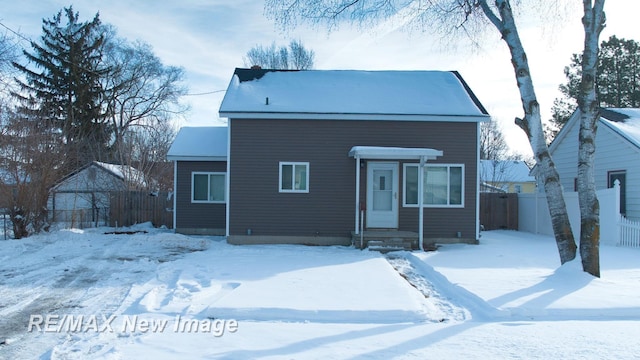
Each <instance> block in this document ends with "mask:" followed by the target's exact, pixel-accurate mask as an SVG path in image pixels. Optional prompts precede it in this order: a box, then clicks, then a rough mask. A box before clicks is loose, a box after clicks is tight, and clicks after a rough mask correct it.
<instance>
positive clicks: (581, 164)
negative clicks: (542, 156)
mask: <svg viewBox="0 0 640 360" xmlns="http://www.w3.org/2000/svg"><path fill="white" fill-rule="evenodd" d="M591 3H592V0H583V1H582V4H583V10H584V17H583V18H582V24H583V26H584V35H585V39H584V52H583V55H582V80H581V83H580V92H579V96H578V111H579V113H580V133H579V139H578V140H579V145H578V200H579V203H580V257H581V258H582V269H583V270H584V271H586V272H588V273H589V274H591V275H593V276H597V277H600V204H599V202H598V197H597V195H596V186H595V181H594V175H593V162H594V154H595V151H596V143H595V137H596V132H597V129H598V119H599V118H600V106H599V103H598V98H597V93H596V76H597V64H598V39H599V37H600V33H601V32H602V29H603V28H604V22H605V15H604V10H603V9H604V0H595V1H594V4H593V7H592V5H591Z"/></svg>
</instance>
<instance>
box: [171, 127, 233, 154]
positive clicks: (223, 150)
mask: <svg viewBox="0 0 640 360" xmlns="http://www.w3.org/2000/svg"><path fill="white" fill-rule="evenodd" d="M227 133H228V129H227V127H226V126H209V127H183V128H180V131H178V135H176V138H175V140H173V143H172V144H171V147H170V148H169V152H168V153H167V160H169V161H200V160H207V161H226V160H227Z"/></svg>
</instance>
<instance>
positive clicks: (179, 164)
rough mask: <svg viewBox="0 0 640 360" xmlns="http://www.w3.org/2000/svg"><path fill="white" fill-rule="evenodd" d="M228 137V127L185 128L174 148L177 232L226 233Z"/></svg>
mask: <svg viewBox="0 0 640 360" xmlns="http://www.w3.org/2000/svg"><path fill="white" fill-rule="evenodd" d="M227 136H228V135H227V127H183V128H181V129H180V131H179V132H178V135H177V136H176V139H175V140H174V142H173V144H172V145H171V148H170V149H169V152H168V154H167V159H168V160H170V161H173V163H174V198H173V199H174V206H173V208H174V212H173V223H174V228H175V229H176V231H177V232H179V233H182V234H201V235H224V234H225V228H226V211H227V210H226V200H227V199H226V195H225V194H226V187H227V183H226V179H227V177H226V173H227Z"/></svg>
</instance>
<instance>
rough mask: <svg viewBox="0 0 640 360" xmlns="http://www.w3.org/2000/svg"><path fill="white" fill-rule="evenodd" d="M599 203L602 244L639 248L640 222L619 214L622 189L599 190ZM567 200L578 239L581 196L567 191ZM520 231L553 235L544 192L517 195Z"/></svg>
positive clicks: (616, 187) (565, 196)
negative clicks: (579, 198) (579, 201)
mask: <svg viewBox="0 0 640 360" xmlns="http://www.w3.org/2000/svg"><path fill="white" fill-rule="evenodd" d="M597 194H598V201H599V202H600V244H602V245H612V246H633V247H640V223H639V222H635V221H631V220H628V219H626V218H625V217H624V216H622V215H620V186H619V185H618V183H617V182H616V184H615V186H614V187H613V188H610V189H603V190H598V191H597ZM564 199H565V202H566V204H567V211H568V212H569V222H570V223H571V229H572V230H573V233H574V235H575V236H576V237H578V236H579V234H580V206H579V205H578V193H577V192H567V193H565V194H564ZM518 228H519V230H520V231H525V232H530V233H534V234H542V235H549V236H553V228H552V226H551V217H550V215H549V209H548V208H547V198H546V196H545V194H544V193H536V194H518Z"/></svg>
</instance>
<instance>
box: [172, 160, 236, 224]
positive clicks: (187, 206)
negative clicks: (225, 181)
mask: <svg viewBox="0 0 640 360" xmlns="http://www.w3.org/2000/svg"><path fill="white" fill-rule="evenodd" d="M177 170H178V171H177V179H176V180H177V181H176V184H177V186H176V225H175V228H176V231H178V232H186V233H206V232H207V231H202V230H206V229H217V230H224V229H225V227H226V205H225V204H198V203H195V204H194V203H191V173H192V172H194V171H207V172H225V173H226V172H227V163H226V161H178V169H177ZM181 229H182V230H183V231H181ZM218 232H220V231H218Z"/></svg>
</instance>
